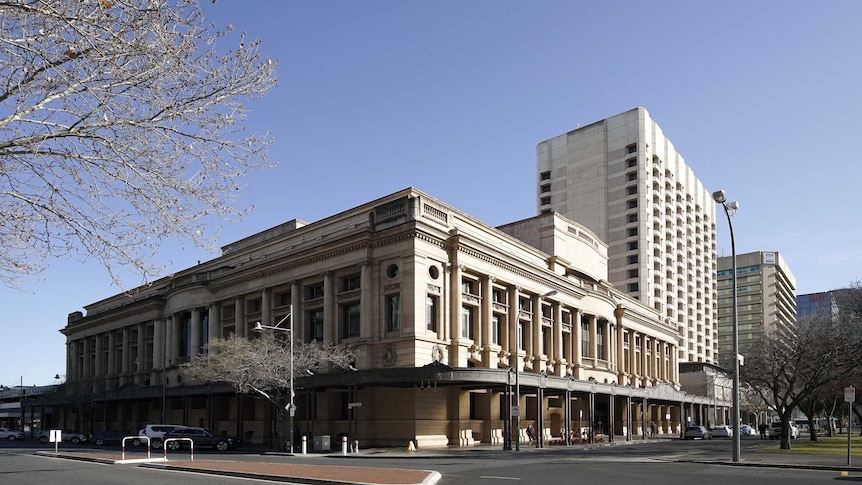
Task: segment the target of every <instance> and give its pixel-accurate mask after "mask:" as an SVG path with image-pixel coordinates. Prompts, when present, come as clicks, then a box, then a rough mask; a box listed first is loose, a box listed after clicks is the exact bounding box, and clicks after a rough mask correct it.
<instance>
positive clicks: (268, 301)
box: [260, 288, 276, 327]
mask: <svg viewBox="0 0 862 485" xmlns="http://www.w3.org/2000/svg"><path fill="white" fill-rule="evenodd" d="M260 323H261V325H266V326H267V327H271V326H273V325H275V324H276V322H274V321H272V288H264V289H262V290H260Z"/></svg>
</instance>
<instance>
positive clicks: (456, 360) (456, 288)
mask: <svg viewBox="0 0 862 485" xmlns="http://www.w3.org/2000/svg"><path fill="white" fill-rule="evenodd" d="M455 254H456V257H457V251H456V252H455ZM450 268H451V271H450V272H449V300H450V301H451V305H450V307H449V309H450V316H449V323H450V330H449V334H450V335H451V336H452V345H451V346H450V347H449V362H450V365H451V366H452V367H465V366H466V362H465V363H463V364H462V363H461V354H462V352H461V348H460V343H461V312H462V308H461V307H462V303H461V270H462V269H463V268H462V267H461V265H459V264H457V262H453V264H452V265H451V266H450Z"/></svg>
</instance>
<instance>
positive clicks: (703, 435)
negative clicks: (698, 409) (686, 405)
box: [685, 426, 712, 440]
mask: <svg viewBox="0 0 862 485" xmlns="http://www.w3.org/2000/svg"><path fill="white" fill-rule="evenodd" d="M696 438H700V439H702V440H708V439H712V433H710V432H709V430H708V429H706V427H705V426H686V427H685V439H687V440H693V439H696Z"/></svg>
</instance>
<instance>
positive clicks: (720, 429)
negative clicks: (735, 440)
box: [711, 424, 733, 438]
mask: <svg viewBox="0 0 862 485" xmlns="http://www.w3.org/2000/svg"><path fill="white" fill-rule="evenodd" d="M711 431H712V436H713V437H715V438H730V437H731V436H733V428H731V427H730V426H728V425H726V424H722V425H719V426H713V427H712V430H711Z"/></svg>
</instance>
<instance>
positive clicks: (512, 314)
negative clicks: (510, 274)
mask: <svg viewBox="0 0 862 485" xmlns="http://www.w3.org/2000/svg"><path fill="white" fill-rule="evenodd" d="M507 300H508V302H509V314H508V315H507V316H506V325H507V329H506V330H507V332H508V335H509V342H508V344H509V345H508V347H507V349H508V350H509V367H512V368H514V369H516V370H520V368H519V367H520V366H519V365H518V352H519V351H520V349H518V324H519V322H518V287H517V286H510V287H509V290H508V296H507Z"/></svg>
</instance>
